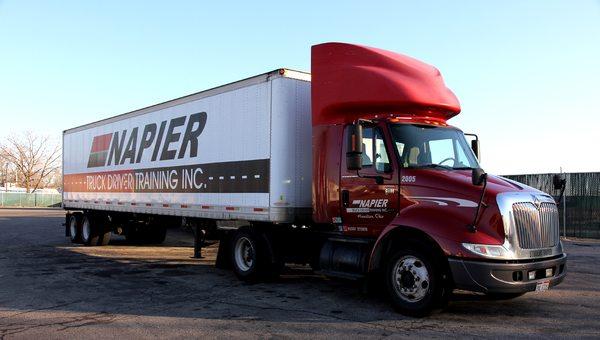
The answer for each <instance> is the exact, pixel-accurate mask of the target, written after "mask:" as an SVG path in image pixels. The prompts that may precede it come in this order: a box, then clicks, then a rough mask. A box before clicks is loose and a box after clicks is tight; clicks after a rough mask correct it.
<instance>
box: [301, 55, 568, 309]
mask: <svg viewBox="0 0 600 340" xmlns="http://www.w3.org/2000/svg"><path fill="white" fill-rule="evenodd" d="M311 73H312V88H311V90H312V117H313V118H312V124H313V220H314V222H316V223H322V224H333V225H335V226H336V227H337V231H338V232H339V234H340V235H341V236H343V237H338V238H332V239H330V240H328V241H326V242H325V245H324V246H323V248H322V251H321V257H320V264H321V269H323V271H324V272H325V273H329V274H333V275H335V274H341V273H344V272H345V273H348V272H354V273H370V274H369V275H371V274H374V273H378V274H379V276H380V277H382V278H383V280H384V282H385V285H386V287H387V289H388V292H389V295H390V298H391V300H392V303H393V304H394V306H395V307H397V308H398V309H399V310H400V311H402V312H404V313H407V314H413V315H422V314H426V313H428V312H429V311H431V310H432V309H433V308H435V307H436V306H439V305H440V303H443V301H445V300H446V298H447V296H448V294H449V293H450V291H451V290H452V289H455V288H460V289H466V290H472V291H478V292H483V293H488V294H494V295H502V296H503V297H514V296H519V295H521V294H523V293H525V292H528V291H534V290H545V289H547V288H548V287H550V286H554V285H556V284H558V283H560V282H561V281H562V280H563V278H564V277H565V274H566V255H565V254H564V253H563V250H562V245H561V242H560V239H559V228H558V211H557V207H556V203H555V202H554V199H553V198H552V196H550V195H548V194H545V193H543V192H540V191H538V190H536V189H533V188H531V187H528V186H525V185H523V184H520V183H516V182H514V181H511V180H508V179H505V178H502V177H496V176H491V175H487V174H485V173H484V172H483V171H482V170H481V169H480V166H479V163H478V159H477V158H478V152H479V150H478V149H479V147H478V141H477V140H475V141H473V142H472V143H471V145H469V143H468V142H467V140H466V138H465V135H464V134H463V132H462V131H461V130H460V129H458V128H456V127H453V126H451V125H449V124H448V120H449V119H450V118H452V117H453V116H455V115H457V114H459V112H460V104H459V102H458V100H457V99H456V97H455V96H454V94H453V93H452V92H451V91H450V90H449V89H448V88H447V87H446V86H445V84H444V82H443V80H442V77H441V75H440V73H439V71H438V70H437V69H436V68H434V67H432V66H430V65H427V64H424V63H422V62H420V61H417V60H415V59H412V58H409V57H407V56H404V55H400V54H396V53H392V52H389V51H383V50H380V49H375V48H370V47H364V46H356V45H349V44H342V43H327V44H322V45H317V46H314V47H313V49H312V72H311ZM362 240H365V241H364V243H361V241H362ZM342 276H343V275H342Z"/></svg>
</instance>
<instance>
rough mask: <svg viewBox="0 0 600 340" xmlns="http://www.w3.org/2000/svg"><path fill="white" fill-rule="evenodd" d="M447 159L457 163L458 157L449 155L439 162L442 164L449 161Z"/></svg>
mask: <svg viewBox="0 0 600 340" xmlns="http://www.w3.org/2000/svg"><path fill="white" fill-rule="evenodd" d="M447 161H454V163H456V158H454V157H448V158H446V159H444V160H443V161H441V162H439V163H438V164H439V165H442V163H444V162H447Z"/></svg>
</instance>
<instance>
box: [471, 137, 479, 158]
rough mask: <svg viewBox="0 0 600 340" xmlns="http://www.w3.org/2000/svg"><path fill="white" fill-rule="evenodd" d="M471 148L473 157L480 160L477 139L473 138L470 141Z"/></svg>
mask: <svg viewBox="0 0 600 340" xmlns="http://www.w3.org/2000/svg"><path fill="white" fill-rule="evenodd" d="M471 149H472V150H473V153H474V154H475V157H477V160H478V161H479V160H481V156H480V155H479V139H473V140H472V141H471Z"/></svg>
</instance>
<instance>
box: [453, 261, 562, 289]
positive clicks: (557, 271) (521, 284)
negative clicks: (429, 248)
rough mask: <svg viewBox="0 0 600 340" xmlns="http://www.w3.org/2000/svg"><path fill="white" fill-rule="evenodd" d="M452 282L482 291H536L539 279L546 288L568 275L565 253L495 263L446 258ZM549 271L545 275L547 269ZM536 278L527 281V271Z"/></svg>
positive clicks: (463, 287) (460, 286) (457, 286)
mask: <svg viewBox="0 0 600 340" xmlns="http://www.w3.org/2000/svg"><path fill="white" fill-rule="evenodd" d="M448 262H449V264H450V270H451V272H452V278H453V280H454V285H455V287H456V288H458V289H464V290H470V291H476V292H483V293H525V292H531V291H535V288H536V285H537V284H538V283H540V282H546V281H549V287H552V286H556V285H557V284H559V283H561V282H562V280H563V279H564V278H565V275H566V274H567V255H566V254H562V255H561V256H560V257H557V258H553V259H549V260H541V261H536V262H527V263H498V262H484V261H468V260H462V259H455V258H451V259H448ZM547 269H552V274H551V275H550V276H548V277H546V270H547ZM532 271H535V275H536V277H535V279H532V280H529V272H532Z"/></svg>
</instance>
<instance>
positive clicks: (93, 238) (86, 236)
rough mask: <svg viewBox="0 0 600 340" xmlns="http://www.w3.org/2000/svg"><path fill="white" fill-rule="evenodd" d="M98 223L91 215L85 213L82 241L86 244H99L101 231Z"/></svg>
mask: <svg viewBox="0 0 600 340" xmlns="http://www.w3.org/2000/svg"><path fill="white" fill-rule="evenodd" d="M98 229H99V228H98V225H97V223H96V221H94V219H92V218H91V217H90V216H89V215H84V216H83V220H82V222H81V242H82V243H83V244H84V245H86V246H96V245H98V240H99V239H100V232H99V230H98Z"/></svg>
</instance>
